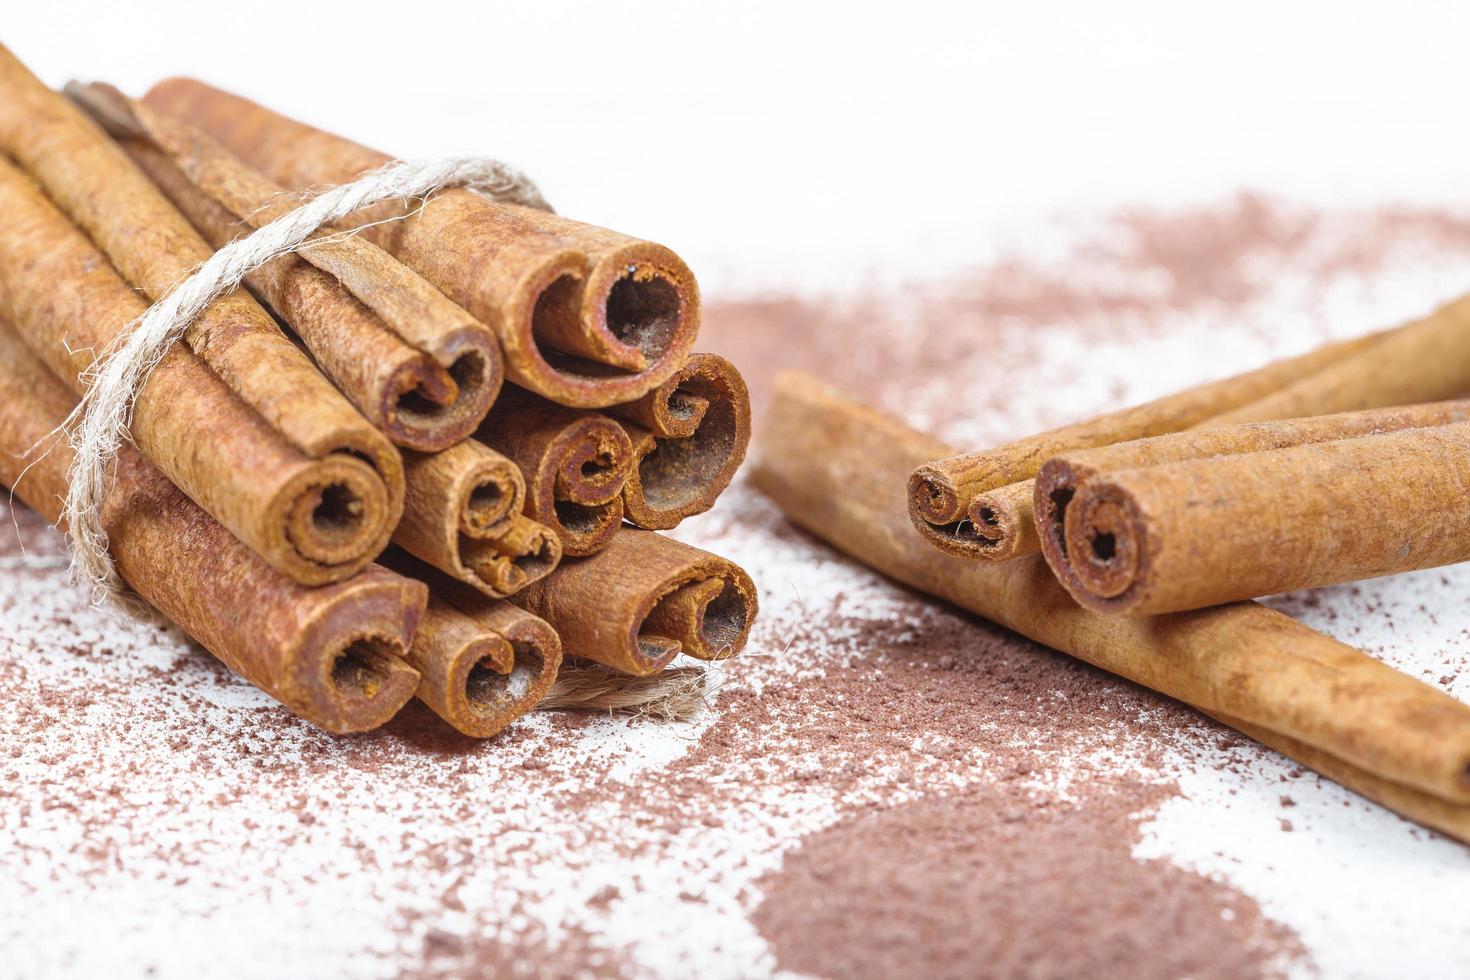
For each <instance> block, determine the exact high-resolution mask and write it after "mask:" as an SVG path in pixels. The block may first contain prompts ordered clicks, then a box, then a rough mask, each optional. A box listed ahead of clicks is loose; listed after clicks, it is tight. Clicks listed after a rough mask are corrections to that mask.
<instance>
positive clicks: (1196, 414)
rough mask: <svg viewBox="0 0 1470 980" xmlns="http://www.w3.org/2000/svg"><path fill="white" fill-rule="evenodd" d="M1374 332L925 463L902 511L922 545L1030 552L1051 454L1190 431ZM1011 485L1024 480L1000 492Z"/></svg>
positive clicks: (995, 557)
mask: <svg viewBox="0 0 1470 980" xmlns="http://www.w3.org/2000/svg"><path fill="white" fill-rule="evenodd" d="M1382 336H1383V335H1382V334H1372V335H1369V336H1367V337H1361V338H1357V339H1355V340H1349V341H1343V342H1339V343H1335V344H1328V345H1327V346H1325V347H1321V348H1318V349H1317V350H1314V351H1311V352H1309V353H1307V354H1303V355H1301V356H1299V357H1293V358H1288V359H1286V360H1281V361H1275V362H1272V363H1271V364H1267V365H1266V366H1265V367H1262V368H1258V369H1256V370H1255V371H1250V372H1247V373H1245V374H1240V375H1236V376H1235V377H1231V378H1226V379H1225V380H1223V381H1216V382H1214V383H1212V384H1206V385H1201V386H1198V387H1195V388H1189V389H1187V390H1185V391H1181V392H1178V393H1176V394H1173V395H1168V396H1166V397H1164V398H1160V399H1157V400H1155V401H1151V402H1147V403H1145V404H1143V405H1136V406H1134V407H1131V408H1126V409H1123V410H1121V411H1117V412H1111V413H1109V414H1107V415H1101V416H1098V417H1097V418H1093V419H1089V420H1088V421H1085V422H1079V423H1076V424H1073V425H1065V426H1062V427H1060V428H1056V429H1052V430H1050V431H1047V432H1042V433H1039V434H1037V435H1034V436H1029V437H1027V438H1025V439H1019V440H1017V441H1015V442H1012V443H1008V444H1006V445H1004V446H1000V447H998V448H996V449H992V450H987V451H985V452H979V453H965V454H962V455H959V456H952V457H950V458H947V459H940V460H934V461H932V462H928V463H926V464H924V465H923V466H920V467H918V468H917V469H915V470H914V472H913V473H912V474H910V476H909V482H908V487H909V513H910V515H911V517H912V521H913V525H914V527H916V528H918V530H919V533H920V534H922V535H923V536H924V538H925V540H927V541H928V542H929V543H930V544H932V545H934V546H935V547H936V548H938V549H939V550H940V551H943V552H944V553H946V554H950V555H955V556H957V557H960V558H973V559H979V560H990V561H1002V560H1007V559H1010V558H1013V557H1016V556H1018V555H1022V554H1027V553H1033V552H1035V551H1036V549H1037V547H1038V544H1039V543H1038V542H1037V540H1036V538H1035V536H1034V534H1032V533H1031V532H1030V530H1029V528H1030V526H1031V523H1032V521H1031V515H1030V502H1031V496H1032V488H1031V486H1030V485H1029V481H1030V480H1031V478H1032V477H1034V476H1035V475H1036V471H1037V470H1038V469H1040V468H1041V464H1042V463H1044V462H1046V461H1047V460H1048V459H1050V458H1051V457H1053V456H1056V455H1057V454H1059V453H1064V452H1070V451H1072V450H1074V449H1087V448H1090V447H1092V446H1105V445H1109V444H1111V443H1114V442H1122V441H1124V440H1127V439H1142V438H1145V437H1147V436H1155V435H1162V434H1164V433H1166V432H1177V431H1179V430H1181V429H1187V428H1190V427H1191V426H1194V425H1197V424H1199V423H1201V422H1204V421H1205V420H1207V419H1211V418H1214V417H1216V416H1218V415H1220V414H1221V413H1223V412H1228V411H1231V410H1233V409H1235V408H1238V407H1239V406H1241V405H1244V404H1247V403H1250V402H1254V401H1257V400H1259V399H1261V398H1262V397H1264V396H1266V395H1268V394H1270V393H1272V392H1274V391H1276V390H1278V389H1280V388H1281V387H1282V386H1284V385H1286V384H1288V383H1290V382H1292V381H1294V380H1296V379H1297V378H1300V377H1302V376H1303V375H1307V374H1312V373H1314V372H1316V371H1319V370H1322V369H1324V368H1326V367H1327V366H1329V365H1331V364H1335V363H1337V362H1338V361H1341V360H1343V359H1345V358H1347V357H1349V356H1351V355H1353V354H1356V353H1359V352H1362V351H1366V350H1369V349H1371V348H1373V347H1375V346H1376V345H1377V343H1378V341H1379V340H1380V339H1381V337H1382ZM1467 381H1470V371H1467ZM1410 400H1413V401H1424V400H1426V399H1410ZM1330 410H1331V409H1327V411H1330ZM1306 414H1313V413H1306ZM1016 483H1026V484H1027V485H1026V486H1023V487H1017V488H1016V489H1014V490H1003V488H1006V487H1009V486H1010V485H1012V484H1016ZM982 495H984V496H982Z"/></svg>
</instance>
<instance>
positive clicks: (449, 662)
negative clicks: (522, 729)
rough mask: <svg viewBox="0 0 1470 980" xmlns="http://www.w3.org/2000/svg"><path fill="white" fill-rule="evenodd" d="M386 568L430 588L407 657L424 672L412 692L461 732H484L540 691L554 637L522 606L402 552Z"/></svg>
mask: <svg viewBox="0 0 1470 980" xmlns="http://www.w3.org/2000/svg"><path fill="white" fill-rule="evenodd" d="M387 562H388V566H389V567H390V568H392V569H393V570H394V571H397V572H399V573H401V574H403V575H406V576H409V577H410V578H413V579H416V580H418V581H421V582H424V583H425V584H426V585H428V586H429V588H430V597H429V606H428V609H427V611H426V612H425V613H424V619H423V622H422V624H421V625H420V626H419V629H418V632H417V633H416V634H415V635H414V641H413V647H412V648H411V649H410V650H409V653H408V661H409V662H410V663H411V664H413V665H414V667H416V668H417V669H418V671H419V673H420V674H422V675H423V679H422V680H421V681H420V682H419V688H418V698H419V700H421V701H423V702H424V703H425V704H427V705H428V706H429V707H430V708H432V709H433V710H434V713H435V714H437V715H439V717H441V718H443V719H444V720H445V721H447V722H449V723H450V724H451V725H453V726H454V727H455V728H456V729H458V730H459V731H461V732H463V733H464V734H466V735H470V736H473V737H475V738H489V737H491V736H492V735H497V734H499V733H500V732H501V731H503V730H504V729H505V726H507V725H509V724H510V723H511V722H512V721H514V720H515V719H517V718H519V717H520V716H521V715H523V714H525V713H526V712H527V711H530V710H531V709H532V708H534V707H536V705H538V704H539V703H540V702H541V700H542V699H543V698H544V697H546V693H547V691H549V690H550V688H551V685H552V683H553V682H554V681H555V680H556V675H557V670H558V668H559V667H560V666H561V640H560V638H558V637H557V635H556V631H555V630H553V629H552V628H551V626H550V625H548V624H547V623H546V621H545V620H542V619H540V618H538V617H536V616H533V615H531V614H530V613H528V612H526V611H525V610H523V609H518V608H517V607H515V606H512V605H510V604H509V603H507V602H502V601H500V600H497V599H491V598H489V597H487V596H484V595H481V594H480V593H478V592H476V591H475V590H474V589H471V588H468V587H466V586H464V585H462V584H460V583H459V582H456V581H453V580H452V579H449V578H447V577H445V576H444V575H441V574H440V573H438V572H436V571H435V570H433V569H431V568H429V567H428V566H426V565H424V564H423V563H422V562H417V561H414V560H413V559H410V558H407V557H406V556H403V555H401V554H399V555H394V554H392V553H390V554H389V556H388V557H387Z"/></svg>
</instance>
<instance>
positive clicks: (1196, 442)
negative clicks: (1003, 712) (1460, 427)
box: [1032, 401, 1470, 602]
mask: <svg viewBox="0 0 1470 980" xmlns="http://www.w3.org/2000/svg"><path fill="white" fill-rule="evenodd" d="M1467 418H1470V401H1451V402H1431V403H1429V404H1426V405H1409V406H1404V407H1399V408H1388V409H1370V410H1368V411H1363V412H1340V413H1337V414H1334V415H1320V416H1313V417H1311V418H1302V419H1281V420H1276V421H1270V422H1248V423H1242V424H1240V425H1226V426H1218V427H1216V426H1213V425H1211V426H1209V427H1206V428H1200V429H1197V430H1193V431H1188V432H1177V433H1171V434H1169V435H1164V436H1155V437H1153V438H1151V439H1136V440H1131V441H1129V442H1120V443H1115V444H1114V445H1111V446H1099V447H1097V448H1095V449H1080V450H1077V451H1075V452H1070V453H1065V454H1063V455H1061V456H1058V457H1056V458H1055V459H1051V460H1048V461H1047V462H1046V464H1045V465H1044V466H1042V467H1041V472H1040V473H1038V474H1037V477H1036V480H1035V481H1034V494H1033V500H1032V505H1033V508H1034V512H1035V514H1036V521H1035V526H1036V529H1037V532H1038V534H1039V535H1040V546H1041V551H1042V553H1043V554H1044V555H1045V556H1046V561H1047V564H1049V565H1050V566H1051V569H1052V571H1053V572H1055V573H1056V575H1057V578H1058V579H1060V580H1061V583H1062V584H1063V585H1064V586H1066V588H1067V591H1068V592H1070V593H1072V596H1073V598H1076V599H1078V601H1079V602H1081V601H1082V599H1081V598H1080V597H1081V596H1083V595H1084V594H1086V593H1087V591H1088V589H1087V586H1085V585H1084V584H1083V582H1082V580H1081V579H1080V578H1078V576H1077V572H1076V570H1075V569H1074V568H1073V562H1072V557H1071V544H1070V542H1069V541H1068V540H1067V537H1066V534H1065V525H1066V520H1067V512H1068V510H1069V509H1070V505H1071V503H1072V500H1073V499H1074V498H1075V496H1076V494H1077V490H1078V489H1079V488H1080V487H1081V486H1082V485H1083V484H1084V483H1086V482H1087V481H1088V480H1091V479H1092V478H1093V477H1095V476H1098V475H1100V474H1105V473H1108V472H1111V471H1114V470H1130V469H1138V468H1140V467H1148V466H1157V465H1160V464H1163V463H1178V462H1183V461H1186V460H1192V459H1204V458H1207V457H1212V456H1230V455H1236V454H1239V453H1255V452H1262V451H1265V450H1271V449H1284V448H1287V447H1290V446H1303V445H1310V444H1312V443H1318V442H1330V441H1332V440H1334V439H1346V438H1350V437H1353V436H1365V435H1373V434H1375V433H1381V432H1395V431H1398V430H1400V429H1408V428H1415V427H1419V426H1426V425H1443V424H1446V423H1450V422H1461V421H1465V420H1467ZM1083 553H1084V555H1085V551H1084V552H1083ZM1094 560H1096V556H1094Z"/></svg>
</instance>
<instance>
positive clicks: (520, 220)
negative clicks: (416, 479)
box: [143, 78, 699, 408]
mask: <svg viewBox="0 0 1470 980" xmlns="http://www.w3.org/2000/svg"><path fill="white" fill-rule="evenodd" d="M143 101H144V102H145V103H146V104H148V105H150V106H152V107H153V108H156V109H158V110H160V111H162V112H165V113H169V114H171V115H174V116H177V117H179V118H181V119H183V120H185V121H187V122H189V123H192V124H193V125H195V126H198V127H199V128H201V129H203V130H204V131H205V132H207V133H209V135H211V136H212V137H214V138H215V139H217V140H219V141H220V142H221V143H222V144H224V146H225V147H226V148H227V149H229V150H230V151H232V152H233V153H235V154H237V155H238V156H240V157H241V158H242V159H244V160H245V161H246V162H247V163H249V164H251V165H252V166H254V167H256V168H258V169H259V170H260V171H262V172H263V173H264V174H265V175H266V176H268V177H270V178H271V179H272V180H274V181H276V182H277V183H279V184H282V185H284V186H286V187H290V188H298V189H299V188H304V187H309V186H312V185H320V184H338V183H342V182H345V181H348V180H351V179H352V178H354V177H356V176H358V175H360V174H362V173H363V172H365V171H368V170H372V169H374V168H376V167H379V166H381V165H383V164H384V163H387V162H388V160H389V158H388V157H387V156H385V155H384V154H381V153H378V152H376V151H373V150H369V149H366V148H364V147H361V146H358V145H356V144H354V143H351V142H349V141H347V140H344V139H341V138H340V137H336V136H332V135H331V134H329V133H325V132H322V131H321V130H317V129H313V128H311V127H310V126H306V125H304V124H302V123H299V122H296V121H294V120H291V119H288V118H286V117H285V116H281V115H279V114H277V113H274V112H271V111H270V110H268V109H265V108H263V107H261V106H258V105H256V104H255V103H253V102H249V101H247V100H245V99H242V98H239V97H238V96H234V95H230V94H229V93H226V92H222V91H220V90H218V89H214V88H210V87H209V86H207V85H204V84H203V83H200V82H196V81H192V80H189V79H179V78H175V79H169V80H167V81H164V82H161V83H159V84H158V85H156V86H154V88H153V90H152V91H151V92H149V93H148V95H147V96H146V97H145V98H144V100H143ZM411 212H412V216H411V217H408V218H407V219H405V220H403V221H397V222H392V223H389V224H380V225H377V226H374V227H368V226H367V223H368V222H371V221H377V220H380V219H382V218H384V217H386V216H388V215H392V214H397V215H402V214H406V213H411ZM362 228H363V234H364V235H366V236H368V237H369V238H370V239H371V240H372V241H373V242H375V243H376V244H378V245H380V246H382V247H383V248H384V249H386V250H387V251H389V252H391V253H392V254H394V255H395V256H397V257H398V258H399V260H401V261H402V262H404V263H405V264H406V265H408V266H409V267H410V268H412V269H414V270H415V271H417V272H418V273H419V274H420V275H422V276H423V277H424V278H426V279H428V280H429V281H430V282H432V283H433V284H434V285H435V286H437V287H439V289H440V290H442V291H443V292H444V294H445V295H446V296H448V297H449V298H451V299H453V300H454V301H455V302H457V303H459V305H461V306H463V307H464V308H465V309H467V310H469V311H470V313H471V314H473V315H474V316H475V317H477V318H478V319H479V320H481V321H482V322H483V323H485V324H486V325H488V326H489V327H490V328H491V329H492V330H494V331H495V333H496V335H497V336H498V337H499V339H500V344H501V348H502V349H503V351H504V353H505V360H506V372H507V374H508V376H509V377H510V379H511V380H512V381H514V382H516V383H517V384H519V385H521V386H523V387H525V388H529V389H530V390H532V391H535V392H537V393H538V394H541V395H543V396H545V397H547V398H550V399H551V400H553V401H556V402H560V403H562V404H565V405H571V406H575V407H579V408H598V407H602V406H606V405H612V404H615V403H618V402H625V401H631V400H633V399H635V398H638V397H640V396H642V395H643V394H644V393H646V392H648V391H650V390H652V389H653V388H655V387H656V386H658V385H660V384H662V383H663V382H664V381H665V380H666V379H667V378H669V377H670V376H671V375H672V374H673V373H674V372H675V371H676V370H678V368H679V366H680V365H681V364H682V363H683V362H684V359H685V358H686V357H687V356H688V354H689V351H690V348H691V346H692V345H693V342H694V337H695V335H696V333H697V332H698V329H699V290H698V287H697V286H696V285H695V281H694V276H693V274H691V273H690V271H689V269H688V267H687V266H685V264H684V263H683V262H682V261H681V260H680V259H679V257H678V256H676V255H675V254H674V253H673V252H671V251H669V250H668V249H666V248H664V247H663V246H661V245H655V244H653V243H651V242H644V241H639V240H637V239H634V238H629V237H627V236H625V235H620V234H617V233H616V232H611V231H607V230H605V229H601V228H595V227H592V226H590V225H584V224H581V223H579V222H576V221H571V220H569V219H566V218H562V217H558V216H557V215H554V214H551V213H549V212H545V211H539V210H536V209H533V208H527V207H520V206H517V205H510V204H501V203H497V202H494V201H490V200H487V199H486V198H483V197H481V196H479V195H476V194H474V193H471V192H469V191H465V190H452V191H447V192H445V193H442V194H439V195H436V196H435V197H434V198H433V200H431V201H429V202H428V204H427V205H426V206H425V207H424V208H423V209H422V210H421V211H415V209H414V208H413V206H411V205H406V206H404V207H402V208H397V209H395V208H394V207H392V206H380V207H378V208H374V209H371V210H370V211H369V212H367V213H365V214H364V215H363V225H362Z"/></svg>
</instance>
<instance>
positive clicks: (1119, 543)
mask: <svg viewBox="0 0 1470 980" xmlns="http://www.w3.org/2000/svg"><path fill="white" fill-rule="evenodd" d="M1062 533H1063V539H1064V540H1065V541H1066V544H1067V555H1068V558H1069V561H1070V562H1071V567H1072V571H1073V572H1074V573H1075V575H1076V576H1077V580H1078V581H1079V582H1080V583H1081V585H1082V588H1083V590H1084V591H1083V592H1082V593H1081V594H1080V595H1078V596H1077V597H1076V598H1077V599H1078V601H1079V602H1081V603H1082V605H1083V606H1084V607H1088V608H1094V609H1097V610H1098V611H1099V612H1127V611H1128V609H1129V607H1130V606H1131V605H1132V603H1131V602H1130V594H1131V593H1132V592H1133V591H1134V590H1135V588H1136V587H1137V585H1138V584H1139V582H1140V581H1142V579H1143V577H1144V574H1145V566H1146V563H1147V559H1148V555H1147V552H1146V548H1145V545H1146V542H1145V535H1146V534H1147V529H1146V527H1145V525H1144V521H1143V516H1142V515H1141V514H1140V513H1139V511H1138V507H1137V504H1136V503H1135V502H1134V500H1133V499H1132V498H1131V497H1130V496H1129V495H1128V494H1126V493H1124V492H1123V491H1122V490H1121V489H1120V488H1118V487H1117V486H1116V485H1114V484H1112V483H1110V482H1108V481H1107V480H1106V479H1104V478H1101V477H1094V478H1093V479H1091V480H1088V481H1087V482H1085V483H1083V484H1082V486H1081V487H1079V488H1078V490H1077V492H1076V495H1075V496H1074V497H1073V498H1072V502H1071V504H1070V506H1069V507H1068V508H1067V516H1066V518H1065V519H1064V521H1063V530H1062Z"/></svg>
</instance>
